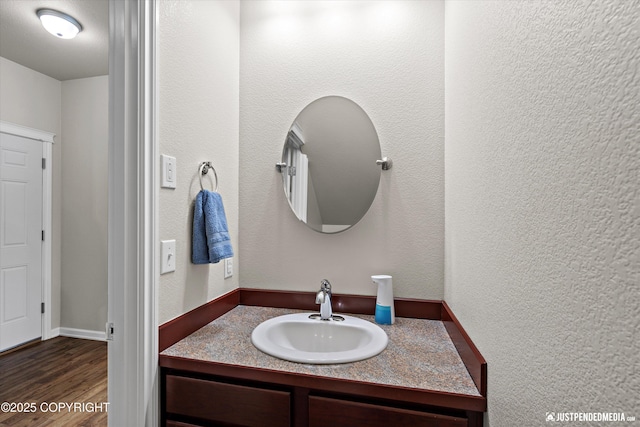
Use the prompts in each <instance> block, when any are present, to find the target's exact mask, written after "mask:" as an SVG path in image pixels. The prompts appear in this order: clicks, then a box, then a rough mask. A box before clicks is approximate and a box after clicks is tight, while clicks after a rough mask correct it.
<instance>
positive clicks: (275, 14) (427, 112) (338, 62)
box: [240, 1, 444, 299]
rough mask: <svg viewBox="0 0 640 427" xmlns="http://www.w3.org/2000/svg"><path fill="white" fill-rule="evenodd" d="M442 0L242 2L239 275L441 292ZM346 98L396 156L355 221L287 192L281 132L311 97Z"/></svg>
mask: <svg viewBox="0 0 640 427" xmlns="http://www.w3.org/2000/svg"><path fill="white" fill-rule="evenodd" d="M443 13H444V5H443V3H442V2H439V1H428V2H413V1H409V2H404V1H393V2H391V1H388V2H378V1H371V2H369V1H355V2H351V1H341V2H324V1H314V2H286V1H285V2H271V1H265V2H262V1H248V2H242V4H241V16H242V28H241V45H240V63H241V65H240V229H241V232H240V254H241V258H242V265H241V271H240V273H241V276H240V279H241V282H240V283H241V286H242V287H257V288H268V289H291V290H306V291H312V290H315V289H317V288H318V286H319V284H320V280H321V279H323V278H327V279H329V280H331V282H332V284H333V286H334V291H335V292H337V293H352V294H375V292H376V289H375V287H374V286H373V285H372V284H371V279H370V276H371V275H372V274H382V273H385V274H392V275H393V276H394V288H395V293H396V295H397V296H401V297H417V298H436V299H437V298H442V296H443V286H444V284H443V282H444V279H443V265H444V255H443V253H444V252H443V251H444V210H443V206H444V194H443V191H444V183H443V174H444V172H443V150H444V148H443V143H444V116H443V112H444V74H443V69H444V27H443V25H444V16H443ZM327 95H340V96H344V97H347V98H350V99H351V100H353V101H355V102H356V103H358V104H359V105H360V106H361V107H362V108H363V109H364V110H365V111H366V112H367V114H368V115H369V117H370V118H371V120H372V121H373V124H374V125H375V127H376V129H377V132H378V136H379V138H380V142H381V147H382V153H383V155H384V156H389V157H390V158H392V159H393V161H394V168H393V169H392V170H390V171H388V172H383V174H382V177H381V182H380V187H379V189H378V195H377V197H376V199H375V201H374V203H373V205H372V207H371V208H370V210H369V212H368V213H367V214H366V215H365V217H364V218H363V219H362V220H361V222H360V223H358V224H357V225H356V226H355V227H353V228H351V229H350V230H347V231H346V232H344V233H340V234H334V235H323V234H319V233H317V232H315V231H313V230H311V229H309V228H307V227H306V226H305V225H304V224H301V223H300V222H299V221H298V220H297V219H296V217H295V215H294V214H293V213H292V212H291V211H290V208H289V205H288V203H287V201H286V199H285V197H284V195H283V189H282V181H281V176H280V175H279V174H278V173H277V172H276V170H275V166H274V165H275V163H276V162H278V161H280V157H281V153H282V145H283V143H284V139H285V135H286V133H287V131H288V129H289V127H290V126H291V123H292V122H293V120H294V119H295V118H296V116H297V115H298V113H299V112H300V111H301V110H302V109H303V108H304V107H305V106H306V105H307V104H309V103H310V102H311V101H313V100H315V99H317V98H320V97H323V96H327Z"/></svg>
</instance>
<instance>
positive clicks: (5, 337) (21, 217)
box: [0, 133, 43, 351]
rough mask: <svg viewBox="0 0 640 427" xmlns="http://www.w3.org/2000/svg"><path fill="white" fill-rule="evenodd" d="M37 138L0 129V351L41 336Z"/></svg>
mask: <svg viewBox="0 0 640 427" xmlns="http://www.w3.org/2000/svg"><path fill="white" fill-rule="evenodd" d="M42 228H43V226H42V142H40V141H35V140H32V139H29V138H23V137H19V136H14V135H9V134H5V133H0V351H3V350H6V349H8V348H11V347H15V346H17V345H20V344H22V343H24V342H27V341H30V340H33V339H36V338H39V337H41V336H42V314H41V310H40V304H41V302H42Z"/></svg>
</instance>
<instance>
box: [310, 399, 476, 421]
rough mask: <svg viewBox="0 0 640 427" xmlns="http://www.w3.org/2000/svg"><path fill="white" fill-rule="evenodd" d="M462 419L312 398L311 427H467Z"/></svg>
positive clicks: (388, 407)
mask: <svg viewBox="0 0 640 427" xmlns="http://www.w3.org/2000/svg"><path fill="white" fill-rule="evenodd" d="M467 425H468V420H467V419H466V418H462V417H453V416H449V415H440V414H433V413H430V412H421V411H414V410H409V409H401V408H393V407H390V406H381V405H372V404H368V403H360V402H352V401H348V400H338V399H331V398H327V397H317V396H310V397H309V427H326V426H331V427H356V426H357V427H389V426H393V427H467Z"/></svg>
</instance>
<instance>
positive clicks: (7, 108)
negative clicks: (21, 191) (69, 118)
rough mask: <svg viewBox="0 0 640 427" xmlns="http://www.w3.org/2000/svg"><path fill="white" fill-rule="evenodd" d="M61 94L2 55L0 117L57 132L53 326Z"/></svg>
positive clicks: (54, 297) (56, 85) (54, 318)
mask: <svg viewBox="0 0 640 427" xmlns="http://www.w3.org/2000/svg"><path fill="white" fill-rule="evenodd" d="M61 97H62V89H61V83H60V82H59V81H58V80H56V79H52V78H51V77H48V76H45V75H44V74H41V73H38V72H37V71H33V70H31V69H29V68H26V67H23V66H22V65H19V64H16V63H15V62H13V61H9V60H8V59H5V58H2V57H0V120H3V121H6V122H11V123H16V124H19V125H22V126H27V127H30V128H34V129H39V130H44V131H47V132H53V133H55V134H56V137H55V139H54V141H55V143H54V144H53V183H52V190H53V194H52V228H53V230H52V231H53V236H52V239H53V240H52V252H53V253H52V259H51V276H52V277H51V305H52V307H51V309H52V313H51V328H57V327H59V326H60V278H61V267H60V265H61V261H60V260H61V241H62V239H61V221H62V220H61V211H62V146H63V143H62V142H61V141H62V136H61Z"/></svg>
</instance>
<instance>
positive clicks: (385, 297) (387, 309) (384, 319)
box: [371, 274, 396, 325]
mask: <svg viewBox="0 0 640 427" xmlns="http://www.w3.org/2000/svg"><path fill="white" fill-rule="evenodd" d="M392 279H393V278H392V277H391V276H388V275H385V274H381V275H377V276H371V280H373V283H375V284H376V285H378V298H377V299H376V323H379V324H381V325H392V324H393V322H395V321H396V312H395V309H394V307H393V281H392Z"/></svg>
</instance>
